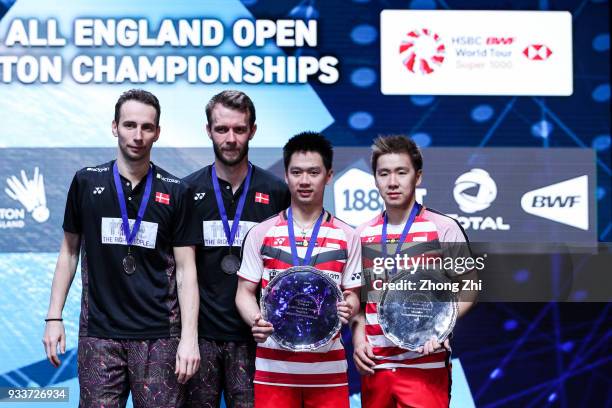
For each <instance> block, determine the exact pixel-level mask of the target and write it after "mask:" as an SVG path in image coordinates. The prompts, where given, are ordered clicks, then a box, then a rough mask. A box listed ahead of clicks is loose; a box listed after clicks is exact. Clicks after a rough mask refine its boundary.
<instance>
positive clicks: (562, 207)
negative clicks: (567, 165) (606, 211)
mask: <svg viewBox="0 0 612 408" xmlns="http://www.w3.org/2000/svg"><path fill="white" fill-rule="evenodd" d="M588 191H589V178H588V176H586V175H585V176H580V177H575V178H572V179H569V180H565V181H562V182H559V183H556V184H551V185H550V186H546V187H542V188H539V189H537V190H532V191H529V192H527V193H525V194H524V195H523V197H522V198H521V207H523V210H524V211H525V212H526V213H528V214H532V215H535V216H537V217H542V218H546V219H548V220H552V221H555V222H558V223H561V224H565V225H569V226H572V227H575V228H579V229H582V230H585V231H587V230H588V229H589V195H588Z"/></svg>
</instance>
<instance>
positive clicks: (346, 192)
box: [334, 168, 384, 226]
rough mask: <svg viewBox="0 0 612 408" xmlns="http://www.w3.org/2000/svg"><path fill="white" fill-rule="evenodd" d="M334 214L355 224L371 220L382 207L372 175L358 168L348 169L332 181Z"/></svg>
mask: <svg viewBox="0 0 612 408" xmlns="http://www.w3.org/2000/svg"><path fill="white" fill-rule="evenodd" d="M334 207H335V214H336V216H337V217H338V218H340V219H341V220H343V221H345V222H347V223H349V224H351V225H353V226H356V225H359V224H361V223H364V222H366V221H369V220H371V219H372V218H374V217H375V216H376V215H377V214H379V213H380V212H381V211H382V210H383V209H384V204H383V201H382V198H380V194H379V193H378V189H376V185H375V184H374V177H373V176H372V175H371V174H370V173H367V172H365V171H363V170H360V169H356V168H353V169H350V170H348V171H347V172H345V173H344V174H342V175H341V176H340V177H338V178H337V179H336V181H335V182H334Z"/></svg>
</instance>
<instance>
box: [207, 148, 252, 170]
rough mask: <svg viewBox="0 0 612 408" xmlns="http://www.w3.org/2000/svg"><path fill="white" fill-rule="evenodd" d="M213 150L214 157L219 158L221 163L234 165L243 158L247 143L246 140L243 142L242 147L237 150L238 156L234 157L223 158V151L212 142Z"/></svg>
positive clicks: (246, 150) (247, 149) (246, 151)
mask: <svg viewBox="0 0 612 408" xmlns="http://www.w3.org/2000/svg"><path fill="white" fill-rule="evenodd" d="M213 151H214V152H215V157H216V158H217V159H219V161H220V162H221V163H223V164H224V165H226V166H235V165H237V164H238V163H240V162H241V161H242V160H244V158H245V157H246V155H247V153H248V151H249V143H248V142H247V143H245V145H244V146H242V149H240V151H239V152H238V156H236V158H235V159H227V158H225V157H224V156H223V151H222V150H221V147H220V146H219V145H218V144H216V143H213Z"/></svg>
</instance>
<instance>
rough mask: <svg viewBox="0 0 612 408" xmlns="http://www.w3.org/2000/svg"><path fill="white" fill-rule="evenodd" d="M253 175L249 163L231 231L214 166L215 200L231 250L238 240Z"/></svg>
mask: <svg viewBox="0 0 612 408" xmlns="http://www.w3.org/2000/svg"><path fill="white" fill-rule="evenodd" d="M251 174H253V165H251V163H249V171H248V172H247V175H246V179H245V181H244V187H243V190H242V194H241V195H240V199H239V200H238V207H237V208H236V214H235V215H234V221H233V222H232V228H231V230H230V226H229V221H228V219H227V212H226V211H225V205H224V204H223V196H222V195H221V187H220V186H219V179H218V178H217V170H215V165H214V164H213V165H212V182H213V187H214V190H215V198H216V199H217V208H218V209H219V214H220V215H221V222H222V223H223V230H224V231H225V238H227V245H228V246H229V247H230V249H231V247H232V244H233V243H234V239H235V238H236V232H238V224H240V216H242V210H243V209H244V203H245V201H246V196H247V193H248V191H249V186H250V184H251Z"/></svg>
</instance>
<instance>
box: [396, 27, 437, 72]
mask: <svg viewBox="0 0 612 408" xmlns="http://www.w3.org/2000/svg"><path fill="white" fill-rule="evenodd" d="M399 52H400V55H401V56H402V58H403V60H402V62H403V64H404V66H405V67H406V68H407V69H408V71H410V72H412V73H413V74H422V75H429V74H431V73H432V72H434V71H435V70H436V69H437V68H438V67H439V66H440V65H442V63H443V62H444V56H445V54H446V48H445V46H444V44H443V43H442V40H441V38H440V36H439V35H438V34H436V33H433V32H431V31H430V30H429V29H427V28H423V29H421V30H413V31H410V32H409V33H408V34H406V37H405V38H404V39H403V40H402V42H401V44H400V47H399Z"/></svg>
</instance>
